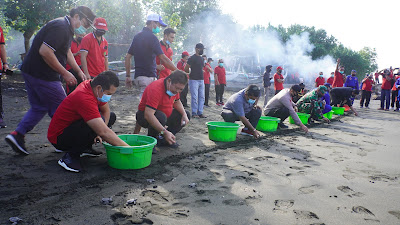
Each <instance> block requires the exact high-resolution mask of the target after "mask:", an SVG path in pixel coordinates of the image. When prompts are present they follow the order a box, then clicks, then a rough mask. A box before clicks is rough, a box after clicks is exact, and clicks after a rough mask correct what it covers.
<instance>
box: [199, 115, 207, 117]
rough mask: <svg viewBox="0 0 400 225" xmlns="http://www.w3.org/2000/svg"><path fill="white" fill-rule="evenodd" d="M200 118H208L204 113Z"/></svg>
mask: <svg viewBox="0 0 400 225" xmlns="http://www.w3.org/2000/svg"><path fill="white" fill-rule="evenodd" d="M199 118H207V116H205V115H204V114H201V115H199Z"/></svg>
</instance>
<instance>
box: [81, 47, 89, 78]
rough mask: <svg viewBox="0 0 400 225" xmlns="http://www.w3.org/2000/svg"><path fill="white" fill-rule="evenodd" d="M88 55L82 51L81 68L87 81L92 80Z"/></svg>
mask: <svg viewBox="0 0 400 225" xmlns="http://www.w3.org/2000/svg"><path fill="white" fill-rule="evenodd" d="M87 55H88V52H87V51H82V50H81V67H82V70H83V73H84V74H85V76H86V79H90V74H89V70H88V67H87V60H86V59H87Z"/></svg>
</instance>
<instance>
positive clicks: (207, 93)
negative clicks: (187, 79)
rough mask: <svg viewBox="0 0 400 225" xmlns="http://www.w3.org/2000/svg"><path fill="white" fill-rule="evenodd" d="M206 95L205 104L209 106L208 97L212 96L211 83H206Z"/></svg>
mask: <svg viewBox="0 0 400 225" xmlns="http://www.w3.org/2000/svg"><path fill="white" fill-rule="evenodd" d="M204 89H205V92H204V96H205V100H204V105H207V106H208V99H209V97H210V84H204Z"/></svg>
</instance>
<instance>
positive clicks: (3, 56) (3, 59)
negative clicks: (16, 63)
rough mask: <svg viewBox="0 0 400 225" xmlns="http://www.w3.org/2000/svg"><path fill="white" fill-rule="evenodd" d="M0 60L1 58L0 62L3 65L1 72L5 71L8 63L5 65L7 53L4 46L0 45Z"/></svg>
mask: <svg viewBox="0 0 400 225" xmlns="http://www.w3.org/2000/svg"><path fill="white" fill-rule="evenodd" d="M0 53H1V55H0V58H1V62H2V63H3V70H4V71H6V70H7V69H9V66H8V63H7V52H6V45H5V44H1V45H0Z"/></svg>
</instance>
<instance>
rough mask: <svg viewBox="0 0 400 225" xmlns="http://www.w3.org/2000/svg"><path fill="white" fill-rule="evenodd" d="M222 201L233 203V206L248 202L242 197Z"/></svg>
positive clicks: (226, 203)
mask: <svg viewBox="0 0 400 225" xmlns="http://www.w3.org/2000/svg"><path fill="white" fill-rule="evenodd" d="M222 203H224V204H225V205H231V206H238V205H244V204H246V202H245V201H243V200H242V199H227V200H224V201H222Z"/></svg>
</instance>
